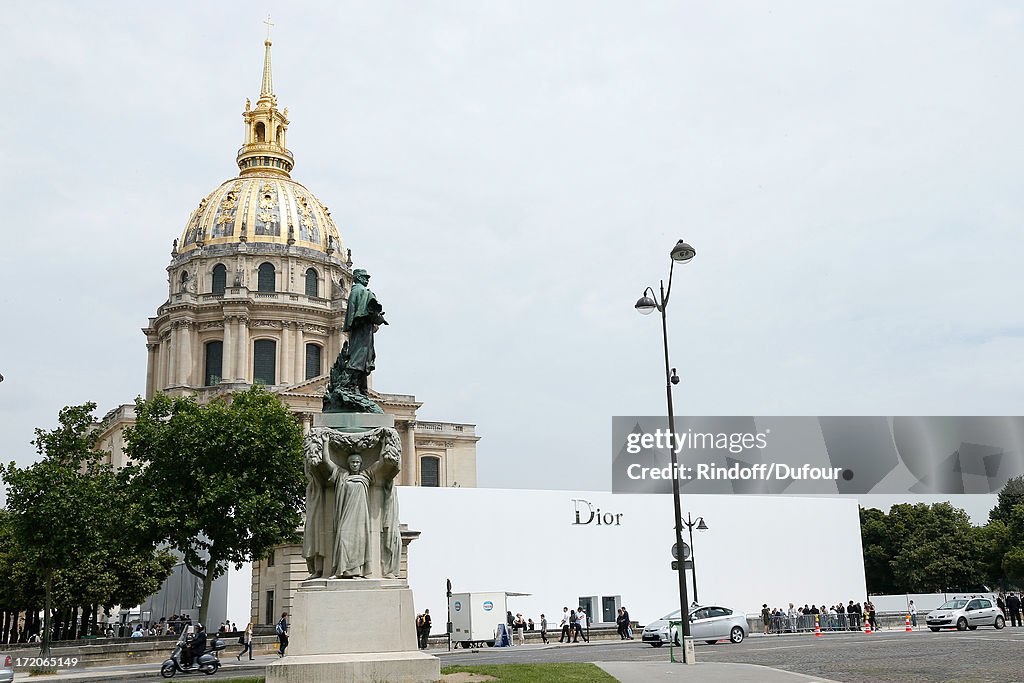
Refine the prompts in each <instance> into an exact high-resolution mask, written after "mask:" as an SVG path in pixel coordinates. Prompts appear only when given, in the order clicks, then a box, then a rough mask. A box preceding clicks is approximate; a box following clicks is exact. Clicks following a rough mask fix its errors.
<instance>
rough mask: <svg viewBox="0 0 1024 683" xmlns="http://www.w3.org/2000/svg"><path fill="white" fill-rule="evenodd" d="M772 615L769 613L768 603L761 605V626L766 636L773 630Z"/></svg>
mask: <svg viewBox="0 0 1024 683" xmlns="http://www.w3.org/2000/svg"><path fill="white" fill-rule="evenodd" d="M771 623H772V613H771V612H769V611H768V603H767V602H766V603H764V604H763V605H761V626H762V627H763V629H764V634H765V635H768V632H769V631H770V630H771V628H770V627H771Z"/></svg>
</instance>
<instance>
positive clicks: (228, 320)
mask: <svg viewBox="0 0 1024 683" xmlns="http://www.w3.org/2000/svg"><path fill="white" fill-rule="evenodd" d="M234 343H235V317H234V316H233V315H226V316H224V338H223V339H222V340H221V367H220V379H221V381H222V382H230V381H231V380H233V379H234V378H235V347H234Z"/></svg>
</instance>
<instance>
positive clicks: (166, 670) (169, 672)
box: [160, 664, 174, 678]
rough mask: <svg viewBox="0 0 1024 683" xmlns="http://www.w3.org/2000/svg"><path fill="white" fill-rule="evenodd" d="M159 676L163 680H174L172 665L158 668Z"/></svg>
mask: <svg viewBox="0 0 1024 683" xmlns="http://www.w3.org/2000/svg"><path fill="white" fill-rule="evenodd" d="M160 675H161V676H163V677H164V678H174V665H173V664H164V665H163V666H162V667H160Z"/></svg>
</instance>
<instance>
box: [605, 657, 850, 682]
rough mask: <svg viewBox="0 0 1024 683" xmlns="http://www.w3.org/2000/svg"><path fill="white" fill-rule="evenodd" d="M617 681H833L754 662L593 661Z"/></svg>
mask: <svg viewBox="0 0 1024 683" xmlns="http://www.w3.org/2000/svg"><path fill="white" fill-rule="evenodd" d="M594 664H596V665H597V666H599V667H601V668H602V669H604V670H605V671H607V672H608V673H609V674H610V675H612V676H614V677H615V678H616V679H617V680H618V681H620V683H661V682H662V681H700V682H701V683H809V682H810V681H817V682H818V683H834V682H833V681H831V680H830V679H828V678H818V677H816V676H807V675H806V674H798V673H793V672H791V671H782V670H781V669H771V668H769V667H767V666H757V665H755V664H721V663H717V662H697V663H696V664H692V665H686V664H672V663H670V662H594Z"/></svg>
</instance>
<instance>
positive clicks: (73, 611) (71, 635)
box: [67, 607, 78, 640]
mask: <svg viewBox="0 0 1024 683" xmlns="http://www.w3.org/2000/svg"><path fill="white" fill-rule="evenodd" d="M67 639H68V640H78V607H70V608H68V638H67Z"/></svg>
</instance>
